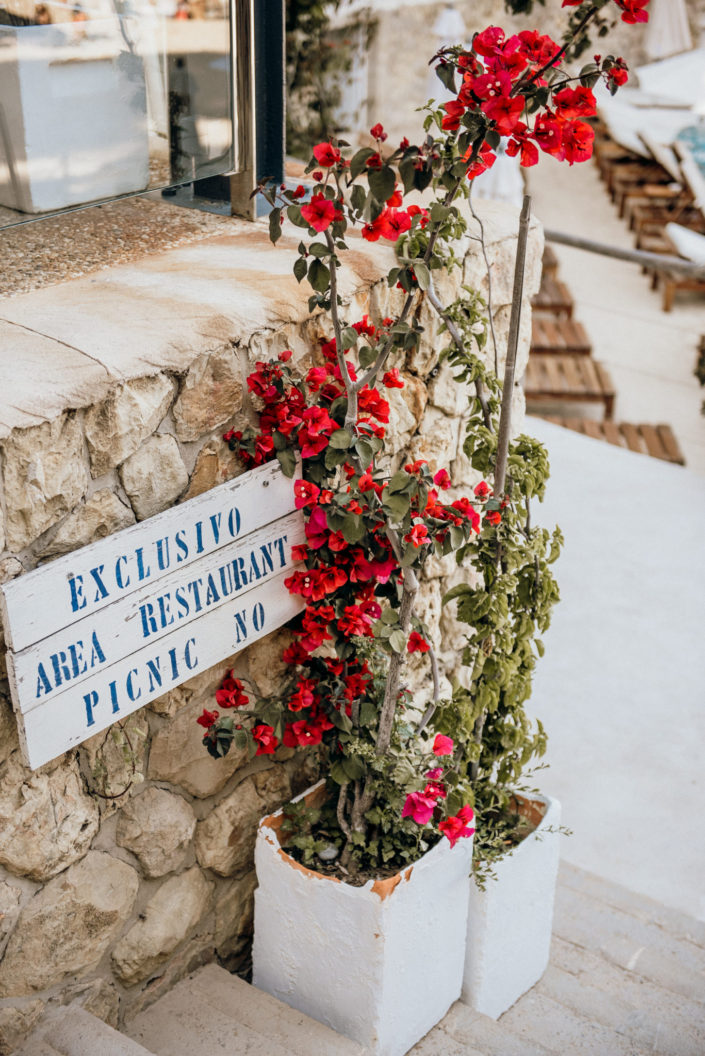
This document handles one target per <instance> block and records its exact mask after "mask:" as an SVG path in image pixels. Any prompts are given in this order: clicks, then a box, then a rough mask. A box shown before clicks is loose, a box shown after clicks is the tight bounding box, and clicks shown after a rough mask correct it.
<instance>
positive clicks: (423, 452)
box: [409, 408, 458, 473]
mask: <svg viewBox="0 0 705 1056" xmlns="http://www.w3.org/2000/svg"><path fill="white" fill-rule="evenodd" d="M457 446H458V421H457V420H456V419H452V418H447V417H446V416H445V414H443V413H442V412H441V411H437V410H435V409H433V408H432V409H431V410H430V411H427V412H426V414H425V415H424V418H423V421H422V423H421V429H420V430H419V432H418V433H417V435H416V436H415V437H414V438H413V439H412V441H411V444H410V448H409V450H410V457H411V458H412V459H414V460H415V459H417V458H423V459H425V460H426V461H427V462H428V465H429V469H430V470H431V473H436V472H437V470H439V469H447V468H448V465H449V463H450V460H451V458H452V455H453V453H454V452H455V451H456V450H457Z"/></svg>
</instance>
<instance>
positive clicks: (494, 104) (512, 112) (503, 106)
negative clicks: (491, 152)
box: [480, 95, 526, 136]
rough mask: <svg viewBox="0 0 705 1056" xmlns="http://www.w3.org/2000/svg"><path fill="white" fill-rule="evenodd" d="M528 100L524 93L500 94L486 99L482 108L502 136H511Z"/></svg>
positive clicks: (481, 105)
mask: <svg viewBox="0 0 705 1056" xmlns="http://www.w3.org/2000/svg"><path fill="white" fill-rule="evenodd" d="M525 102H526V100H525V99H524V96H523V95H517V96H511V95H500V96H497V98H491V99H487V100H485V102H483V103H481V104H480V109H481V110H482V111H483V112H484V113H485V114H487V116H488V117H489V119H490V121H494V123H495V127H496V129H497V131H498V132H499V134H500V135H501V136H510V135H511V134H512V132H513V131H514V129H515V128H516V127H517V125H518V124H519V119H520V118H521V115H522V112H523V110H524V104H525Z"/></svg>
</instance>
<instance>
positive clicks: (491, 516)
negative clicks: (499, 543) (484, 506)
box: [485, 510, 502, 526]
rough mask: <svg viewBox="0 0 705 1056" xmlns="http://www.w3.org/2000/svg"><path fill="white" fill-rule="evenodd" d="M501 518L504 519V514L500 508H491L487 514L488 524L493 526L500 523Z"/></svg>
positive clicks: (486, 520)
mask: <svg viewBox="0 0 705 1056" xmlns="http://www.w3.org/2000/svg"><path fill="white" fill-rule="evenodd" d="M501 520H502V515H501V513H500V512H499V510H489V512H488V513H486V514H485V522H486V523H487V524H491V525H493V526H496V525H498V524H499V522H500V521H501Z"/></svg>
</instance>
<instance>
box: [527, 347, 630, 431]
mask: <svg viewBox="0 0 705 1056" xmlns="http://www.w3.org/2000/svg"><path fill="white" fill-rule="evenodd" d="M524 392H525V395H526V402H527V406H528V407H529V408H530V407H531V405H532V404H546V403H558V404H566V403H602V404H603V406H604V408H605V418H607V419H609V418H612V416H613V414H614V401H615V397H616V392H615V388H614V385H613V383H612V379H611V378H610V376H609V373H608V372H607V370H606V369H605V367H603V365H602V364H601V363H598V362H597V361H596V360H594V359H591V357H590V356H571V355H556V354H550V355H536V354H532V355H531V356H530V357H529V363H528V365H527V368H526V375H525V377H524Z"/></svg>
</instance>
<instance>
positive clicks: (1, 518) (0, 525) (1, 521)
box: [0, 509, 5, 553]
mask: <svg viewBox="0 0 705 1056" xmlns="http://www.w3.org/2000/svg"><path fill="white" fill-rule="evenodd" d="M4 549H5V515H4V513H3V512H2V509H0V553H1V552H2V551H3V550H4Z"/></svg>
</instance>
